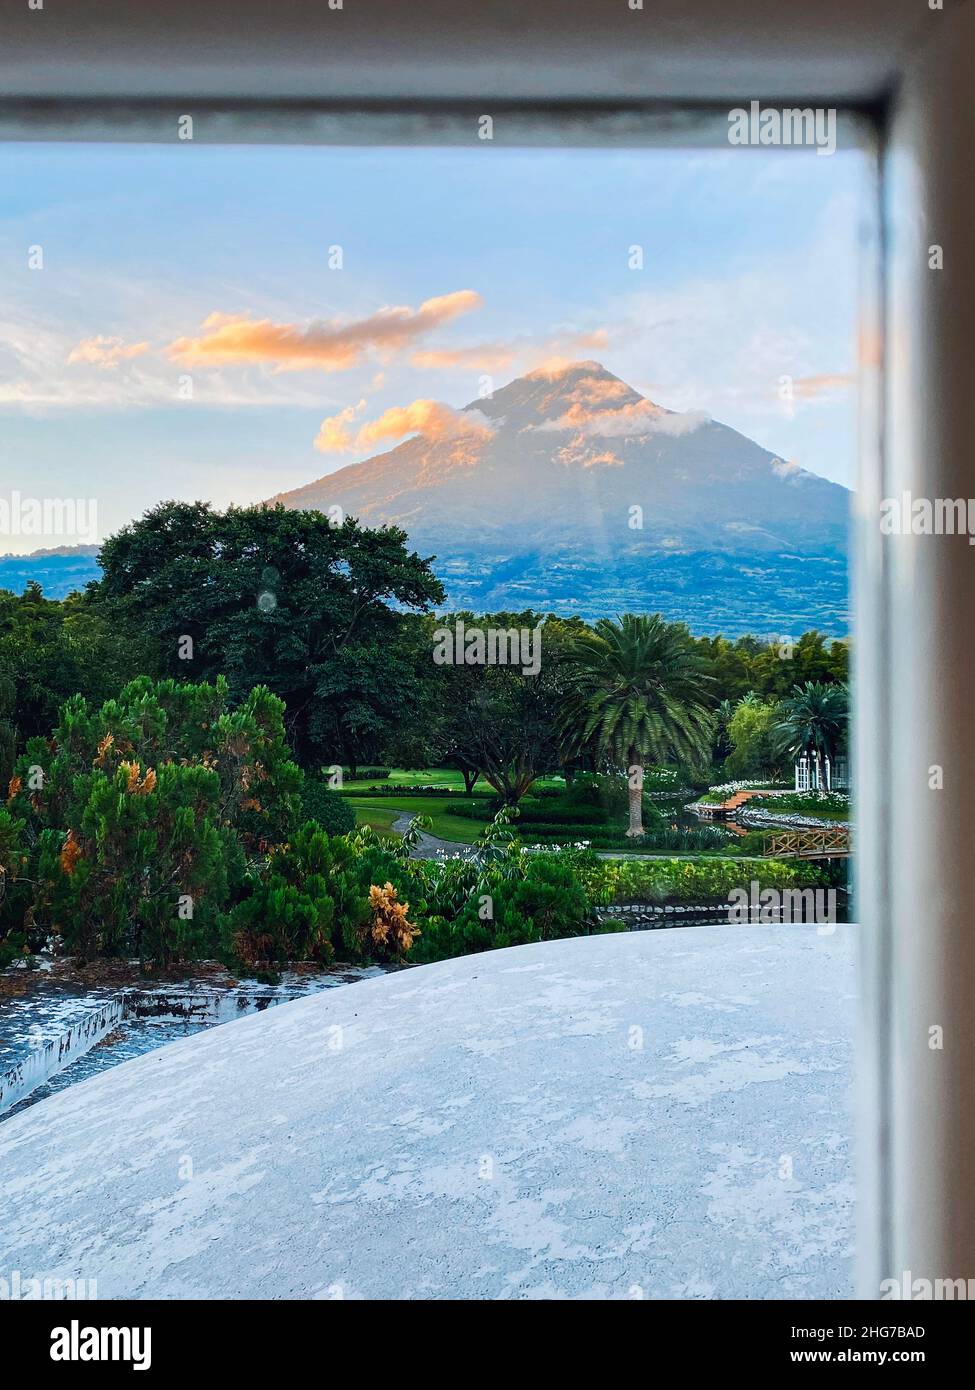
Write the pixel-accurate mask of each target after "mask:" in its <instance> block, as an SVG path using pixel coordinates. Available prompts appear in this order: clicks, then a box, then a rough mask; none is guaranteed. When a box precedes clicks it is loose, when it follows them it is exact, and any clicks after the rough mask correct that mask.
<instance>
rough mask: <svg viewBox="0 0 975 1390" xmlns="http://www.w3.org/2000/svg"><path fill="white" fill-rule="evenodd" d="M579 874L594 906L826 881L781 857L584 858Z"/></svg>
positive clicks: (721, 896) (705, 897)
mask: <svg viewBox="0 0 975 1390" xmlns="http://www.w3.org/2000/svg"><path fill="white" fill-rule="evenodd" d="M580 876H581V879H582V882H583V885H584V887H585V889H586V892H587V894H588V895H589V900H590V902H591V903H592V904H593V905H594V906H598V907H608V906H610V905H611V904H612V903H630V902H634V903H635V902H646V903H661V902H675V903H680V902H687V903H699V902H706V901H709V900H713V901H724V900H725V899H727V897H728V894H729V893H730V892H731V891H732V890H733V889H735V888H748V887H750V885H751V884H752V883H753V882H756V881H757V882H758V883H759V884H760V886H761V888H778V889H782V888H799V887H810V886H814V885H818V884H821V883H822V882H823V879H822V875H821V873H820V871H819V870H818V869H817V868H815V867H814V866H812V865H810V864H801V865H794V864H787V863H785V862H784V861H783V860H779V859H767V860H763V862H762V863H761V865H758V864H756V863H754V861H752V862H751V863H742V862H741V861H740V860H735V859H717V858H715V859H702V860H688V859H630V860H620V859H618V860H600V859H596V857H595V856H592V857H591V858H587V859H584V860H582V861H580Z"/></svg>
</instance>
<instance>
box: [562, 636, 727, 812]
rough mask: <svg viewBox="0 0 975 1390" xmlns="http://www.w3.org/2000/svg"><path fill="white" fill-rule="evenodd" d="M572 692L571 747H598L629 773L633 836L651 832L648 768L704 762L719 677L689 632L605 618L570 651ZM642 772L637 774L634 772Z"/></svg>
mask: <svg viewBox="0 0 975 1390" xmlns="http://www.w3.org/2000/svg"><path fill="white" fill-rule="evenodd" d="M566 662H567V692H566V698H565V701H564V703H563V706H562V711H561V715H560V720H559V722H560V729H561V733H562V736H563V739H564V743H565V747H566V751H567V752H568V753H569V754H570V755H575V754H578V753H580V752H583V751H590V752H592V753H594V754H595V755H596V757H597V758H602V759H605V760H607V761H608V762H609V763H610V764H611V765H612V766H613V767H614V768H617V769H618V768H621V767H623V768H626V769H627V770H628V774H629V778H628V780H629V807H630V816H629V820H630V826H629V830H628V831H627V835H629V836H633V837H636V836H640V835H642V834H643V786H642V782H643V779H642V771H643V768H644V767H645V766H646V765H647V764H648V763H652V762H658V763H663V762H668V761H670V760H671V759H675V760H677V761H680V762H684V763H690V764H692V765H697V766H700V765H701V764H703V763H704V762H705V761H706V759H707V757H708V753H709V751H710V746H711V738H712V735H713V732H714V719H713V716H712V715H711V713H710V711H709V709H708V708H707V705H706V703H705V702H706V700H707V697H708V691H709V688H710V685H711V683H712V682H711V678H710V677H709V676H707V675H705V674H704V667H703V662H702V660H701V658H700V657H698V656H697V654H696V653H695V652H694V651H692V649H691V647H690V644H689V642H688V637H687V631H686V629H685V628H684V627H683V626H680V625H678V624H676V623H667V622H665V621H664V619H663V618H662V617H661V616H660V614H659V613H656V614H654V615H653V616H652V617H646V616H637V615H635V614H633V613H624V614H623V616H622V617H620V618H618V619H612V618H600V620H599V621H598V622H597V623H596V624H595V627H594V628H593V629H592V631H589V632H584V633H580V634H579V635H578V637H576V639H575V640H574V642H573V643H572V645H571V646H570V647H569V649H568V651H567V653H566ZM634 773H636V775H634Z"/></svg>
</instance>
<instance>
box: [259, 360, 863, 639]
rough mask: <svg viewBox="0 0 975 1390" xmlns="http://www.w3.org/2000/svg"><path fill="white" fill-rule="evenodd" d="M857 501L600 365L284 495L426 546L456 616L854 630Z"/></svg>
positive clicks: (553, 375) (501, 393)
mask: <svg viewBox="0 0 975 1390" xmlns="http://www.w3.org/2000/svg"><path fill="white" fill-rule="evenodd" d="M850 498H851V494H850V493H849V491H848V490H847V489H846V488H844V487H841V486H840V485H839V484H837V483H833V482H830V481H828V480H827V479H825V478H821V477H819V476H817V475H816V474H814V473H810V472H808V471H807V470H805V469H802V468H800V467H798V466H797V465H796V464H794V463H789V462H786V461H784V460H782V459H780V458H777V457H776V456H775V455H774V454H771V453H769V452H768V450H766V449H763V448H762V447H761V446H760V445H758V444H756V443H755V442H754V441H752V440H750V439H747V438H746V437H745V436H744V435H742V434H739V433H738V432H737V431H736V430H733V429H730V428H729V427H728V426H727V425H722V424H719V423H718V422H717V421H715V420H712V419H710V418H708V417H707V416H704V415H700V414H694V413H680V412H676V411H671V410H667V409H665V408H663V407H662V406H659V405H657V404H655V403H654V402H653V401H650V400H648V399H647V398H646V397H645V396H642V395H641V394H640V393H639V392H638V391H635V390H634V389H633V388H632V387H630V386H628V385H627V384H626V383H625V382H624V381H622V380H620V378H619V377H617V376H614V375H613V373H612V372H609V371H607V370H606V368H605V367H603V366H601V364H600V363H598V362H576V363H573V364H571V365H569V366H563V367H560V368H558V369H556V370H541V371H536V372H532V373H530V374H529V375H527V376H524V377H520V378H518V379H517V380H515V381H512V382H510V383H509V384H508V385H507V386H504V387H502V388H500V389H499V390H497V391H495V392H494V393H493V395H491V396H489V397H486V398H485V399H482V400H476V401H472V402H470V404H469V405H467V406H465V407H464V409H463V410H460V411H449V410H447V409H446V408H441V409H439V410H437V411H434V412H431V427H430V429H429V430H428V431H427V432H425V433H418V434H415V435H414V436H413V437H412V438H409V439H407V440H406V441H405V442H404V443H402V444H399V445H397V447H396V448H394V449H391V450H389V451H388V452H386V453H382V454H378V455H376V456H375V457H372V458H369V459H366V460H365V461H364V462H362V463H356V464H352V465H351V466H349V467H346V468H341V469H339V470H338V471H336V472H334V473H330V474H328V475H326V476H325V477H322V478H319V479H317V480H316V481H315V482H312V483H309V484H307V485H306V486H304V487H301V488H297V489H295V490H294V491H292V492H286V493H281V494H279V495H278V496H277V497H274V498H271V499H269V500H270V501H271V502H280V503H282V504H283V505H284V506H286V507H291V508H318V509H322V510H326V509H327V508H330V507H336V506H338V507H341V508H342V511H343V512H344V513H345V514H346V515H352V516H355V517H357V518H358V519H359V521H360V522H361V523H362V524H363V525H365V526H380V525H387V524H394V525H396V526H400V527H402V528H403V529H404V530H405V531H406V532H407V533H408V535H409V538H410V543H411V545H412V546H413V548H415V549H416V550H418V551H419V552H420V553H421V554H423V555H431V556H434V557H435V559H434V561H433V568H434V570H435V572H436V573H437V574H438V575H439V577H440V578H441V579H442V580H443V582H444V585H445V588H446V589H447V592H448V604H447V606H448V607H449V608H453V609H458V608H470V609H473V610H475V611H477V612H498V611H509V612H510V611H522V610H524V609H526V608H532V609H535V610H538V611H541V612H552V613H559V614H563V615H569V614H578V615H580V616H581V617H584V618H587V619H590V620H591V619H594V618H598V617H604V616H611V615H613V614H616V613H619V612H623V611H632V612H663V613H664V614H665V615H666V616H668V617H670V618H672V619H677V620H682V621H686V622H687V623H688V624H689V625H690V627H691V628H692V630H694V631H696V632H703V633H707V632H711V633H714V632H718V631H722V632H724V633H726V634H728V635H735V634H740V633H743V632H754V633H756V634H768V635H776V636H781V635H784V634H788V635H793V634H796V635H797V634H798V633H800V632H802V631H804V630H805V629H807V628H810V627H818V628H819V629H820V630H821V631H823V632H826V633H828V634H831V635H836V636H841V635H845V634H846V632H847V629H848V619H847V528H848V517H849V509H850Z"/></svg>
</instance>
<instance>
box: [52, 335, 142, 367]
mask: <svg viewBox="0 0 975 1390" xmlns="http://www.w3.org/2000/svg"><path fill="white" fill-rule="evenodd" d="M148 351H149V344H148V343H126V342H125V341H124V340H123V339H122V338H103V337H102V335H101V334H100V333H99V334H97V335H96V336H95V337H94V338H83V339H82V341H81V342H80V343H79V344H78V346H77V347H76V348H72V349H71V352H70V353H69V354H68V362H69V363H77V362H84V363H85V364H86V365H88V366H91V367H107V368H112V367H117V366H118V364H119V363H120V362H128V361H131V359H132V358H133V357H141V356H142V354H143V353H144V352H148Z"/></svg>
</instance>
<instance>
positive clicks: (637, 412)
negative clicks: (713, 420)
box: [538, 382, 709, 439]
mask: <svg viewBox="0 0 975 1390" xmlns="http://www.w3.org/2000/svg"><path fill="white" fill-rule="evenodd" d="M605 385H606V386H608V387H609V386H613V385H614V383H612V382H606V383H605ZM620 385H622V383H620ZM625 389H626V392H627V394H628V395H629V394H632V393H631V392H630V391H629V389H628V388H625ZM607 394H608V396H609V398H610V399H612V396H613V395H614V394H615V395H617V396H618V395H619V393H618V392H613V393H607ZM708 419H709V417H708V416H707V415H705V414H704V412H703V411H699V410H692V411H687V412H686V413H684V414H679V413H678V412H676V411H669V410H663V409H662V408H661V407H660V406H659V405H654V403H653V402H652V401H648V400H643V399H638V400H632V401H628V402H627V403H626V405H621V406H618V407H615V408H612V407H611V408H608V409H605V410H593V409H591V408H590V407H588V406H586V405H584V404H582V402H581V401H576V402H574V403H573V404H572V405H571V406H570V407H569V409H568V410H567V411H566V412H565V414H563V415H560V416H559V418H558V419H557V420H546V421H545V423H544V424H542V425H539V427H538V428H539V430H541V431H565V430H572V431H575V432H576V433H577V434H581V435H585V436H588V437H590V438H593V437H594V438H598V439H624V438H628V437H636V436H644V435H648V434H666V435H669V436H671V437H673V438H677V437H679V436H681V435H685V434H692V433H693V431H694V430H696V429H700V427H701V426H702V425H704V424H706V423H707V421H708Z"/></svg>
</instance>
